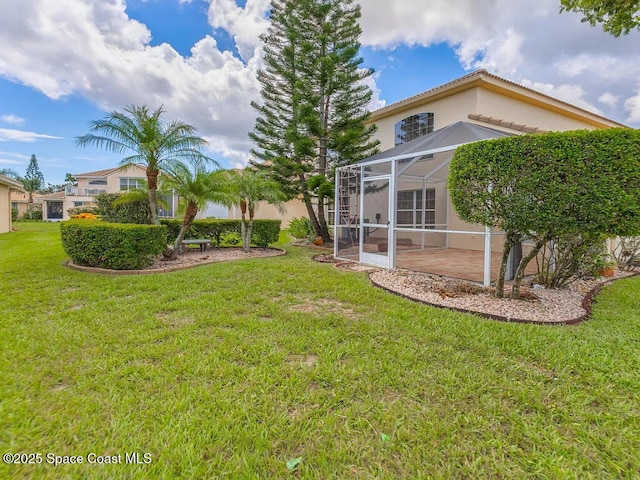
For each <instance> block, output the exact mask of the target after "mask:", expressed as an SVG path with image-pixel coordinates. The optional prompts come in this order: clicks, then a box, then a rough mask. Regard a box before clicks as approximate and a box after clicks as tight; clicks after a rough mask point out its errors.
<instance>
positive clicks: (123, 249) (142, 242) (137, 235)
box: [60, 220, 167, 270]
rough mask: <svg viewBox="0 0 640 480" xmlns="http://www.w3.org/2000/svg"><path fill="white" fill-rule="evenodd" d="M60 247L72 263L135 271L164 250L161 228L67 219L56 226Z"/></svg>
mask: <svg viewBox="0 0 640 480" xmlns="http://www.w3.org/2000/svg"><path fill="white" fill-rule="evenodd" d="M60 232H61V236H62V246H63V248H64V251H65V252H67V255H69V256H70V257H71V259H72V260H73V262H74V263H76V264H78V265H86V266H89V267H100V268H110V269H113V270H139V269H141V268H145V267H148V266H149V265H151V264H152V263H153V258H154V257H155V256H156V255H158V254H160V253H161V252H162V251H163V250H164V249H165V247H166V245H167V244H166V240H167V229H166V227H164V226H162V225H134V224H123V223H107V222H101V221H96V220H68V221H66V222H61V223H60Z"/></svg>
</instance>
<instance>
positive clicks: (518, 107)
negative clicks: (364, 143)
mask: <svg viewBox="0 0 640 480" xmlns="http://www.w3.org/2000/svg"><path fill="white" fill-rule="evenodd" d="M524 98H529V97H524ZM422 112H433V113H434V126H435V130H439V129H441V128H443V127H446V126H448V125H451V124H452V123H455V122H458V121H464V122H470V123H477V124H478V125H484V126H489V127H491V128H495V129H497V130H502V131H505V132H509V133H514V134H521V133H522V131H520V130H516V129H509V128H505V127H502V126H498V125H495V124H491V123H487V122H482V121H476V120H473V119H470V118H469V115H470V114H471V115H483V116H485V117H493V118H494V119H501V120H505V121H507V122H513V123H516V124H519V125H526V126H530V127H534V128H538V129H542V130H548V131H566V130H579V129H589V130H592V129H594V128H595V127H594V126H593V124H592V123H588V122H587V121H586V120H585V119H582V120H581V119H578V118H576V116H574V115H572V114H571V113H570V112H569V111H564V112H562V111H560V110H558V109H557V108H550V106H549V105H544V104H543V103H540V102H535V101H533V100H531V101H524V100H523V99H521V98H516V97H515V96H511V95H509V94H508V92H506V91H505V92H502V93H500V92H497V91H494V90H490V89H488V88H485V87H479V86H476V87H472V88H469V89H468V90H464V91H461V92H457V93H455V94H453V95H450V96H447V97H444V98H439V99H436V100H433V101H430V100H429V99H426V100H425V101H424V102H423V103H420V104H418V105H414V106H411V107H409V108H406V109H403V110H402V111H399V112H395V113H393V114H391V115H389V116H386V117H384V118H381V119H378V120H376V122H375V123H376V125H377V127H378V131H377V132H376V134H375V138H376V139H377V140H379V141H380V150H382V151H384V150H388V149H389V148H393V147H394V146H395V124H396V123H397V122H399V121H400V120H402V119H404V118H407V117H408V116H411V115H415V114H418V113H422Z"/></svg>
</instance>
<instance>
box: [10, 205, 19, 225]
mask: <svg viewBox="0 0 640 480" xmlns="http://www.w3.org/2000/svg"><path fill="white" fill-rule="evenodd" d="M17 219H18V209H17V208H12V209H11V221H12V222H15V221H16V220H17Z"/></svg>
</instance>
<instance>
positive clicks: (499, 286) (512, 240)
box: [496, 232, 520, 298]
mask: <svg viewBox="0 0 640 480" xmlns="http://www.w3.org/2000/svg"><path fill="white" fill-rule="evenodd" d="M519 240H520V236H519V235H516V234H515V233H509V232H507V234H506V235H505V237H504V247H503V248H504V250H503V252H502V263H500V274H499V275H498V280H497V281H496V297H498V298H502V297H504V277H505V275H506V273H507V263H508V262H509V253H511V249H512V248H513V246H514V245H515V244H516V243H517V242H518V241H519Z"/></svg>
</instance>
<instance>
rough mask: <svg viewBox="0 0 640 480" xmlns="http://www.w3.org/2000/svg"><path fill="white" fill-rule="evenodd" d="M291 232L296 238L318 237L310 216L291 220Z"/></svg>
mask: <svg viewBox="0 0 640 480" xmlns="http://www.w3.org/2000/svg"><path fill="white" fill-rule="evenodd" d="M289 234H290V235H291V236H292V237H295V238H309V239H314V238H316V236H317V235H316V231H315V230H314V229H313V224H312V223H311V220H310V219H309V218H308V217H296V218H292V219H291V222H289Z"/></svg>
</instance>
